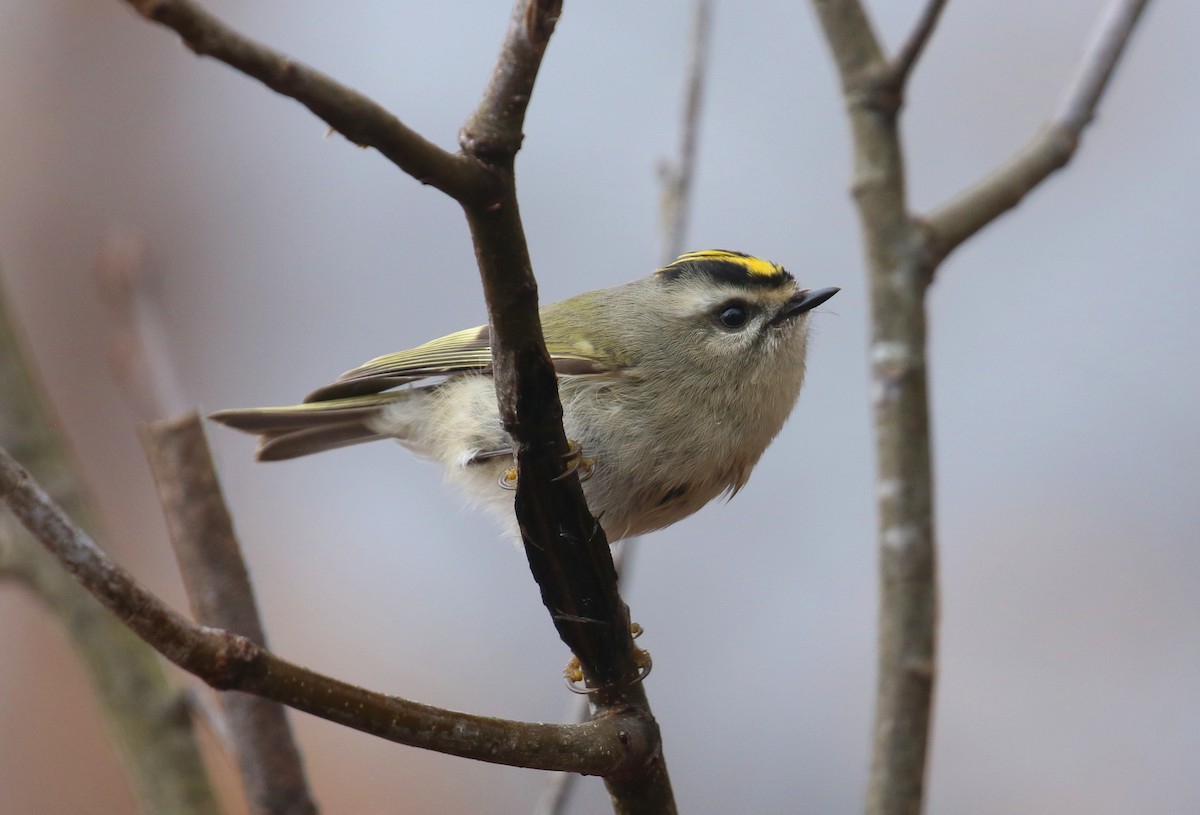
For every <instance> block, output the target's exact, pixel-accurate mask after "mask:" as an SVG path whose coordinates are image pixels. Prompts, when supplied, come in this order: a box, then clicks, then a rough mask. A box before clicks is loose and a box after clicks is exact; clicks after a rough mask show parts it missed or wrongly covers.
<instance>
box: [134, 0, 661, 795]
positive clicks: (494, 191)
mask: <svg viewBox="0 0 1200 815" xmlns="http://www.w3.org/2000/svg"><path fill="white" fill-rule="evenodd" d="M125 2H128V3H130V4H131V5H133V6H134V7H135V8H137V9H138V10H139V12H140V13H142V14H143V15H144V16H146V17H148V18H150V19H153V20H156V21H158V22H161V23H163V24H165V25H168V26H170V27H171V28H173V29H175V30H176V31H178V32H179V33H180V34H181V35H182V36H183V38H184V40H185V41H186V42H187V43H188V45H189V47H191V48H192V49H193V50H195V51H196V52H197V53H201V54H208V55H212V56H215V57H217V58H218V59H221V60H223V61H225V62H227V63H228V64H230V65H232V66H234V67H236V68H239V69H240V70H242V71H244V72H246V73H248V74H250V75H251V76H254V77H255V78H257V79H259V80H260V81H262V82H264V83H265V84H267V85H268V86H270V87H271V88H274V89H275V90H277V91H279V92H281V93H285V94H287V95H289V96H292V97H294V98H296V99H297V100H299V101H301V102H303V103H304V104H305V105H307V106H308V107H309V108H310V109H311V110H313V111H314V112H315V113H317V115H319V116H321V117H322V118H324V119H325V120H326V121H327V122H329V123H330V124H331V125H332V126H334V127H335V128H337V129H338V130H340V131H341V132H342V133H344V134H346V135H347V137H348V138H350V139H351V140H352V141H354V142H356V143H358V144H364V145H370V146H374V147H377V148H378V149H379V150H380V151H381V152H383V153H384V154H385V155H387V156H388V157H389V158H391V159H392V160H393V161H394V162H395V163H396V164H397V165H398V166H400V167H401V168H403V169H404V170H405V171H407V172H409V173H410V174H412V175H414V176H415V177H416V178H418V180H421V181H424V182H426V183H430V184H432V185H434V186H436V187H438V188H439V189H441V190H443V191H444V192H446V193H447V194H449V195H451V196H452V197H454V198H455V199H456V200H458V201H459V203H461V204H462V206H463V209H464V211H465V213H466V216H467V222H468V225H469V226H470V229H471V236H472V240H473V242H474V245H475V255H476V260H477V262H478V265H479V270H480V274H481V277H482V280H483V288H484V294H485V296H486V298H487V303H488V315H489V319H490V324H491V341H492V356H493V361H494V366H493V367H494V379H495V383H496V393H497V399H498V402H499V407H500V413H501V417H502V420H503V423H504V427H505V429H506V430H507V431H508V433H509V434H510V436H511V437H512V439H513V444H514V448H515V450H516V458H517V466H518V471H519V479H518V489H517V492H516V501H515V504H516V515H517V520H518V523H519V525H520V528H521V532H522V536H523V538H524V540H525V550H526V555H527V557H528V559H529V564H530V569H531V571H532V572H533V575H534V578H535V579H536V580H537V582H538V585H539V588H540V589H541V592H542V599H543V602H544V603H545V605H546V607H547V609H548V610H549V611H550V614H551V618H552V620H553V622H554V625H555V627H556V628H557V629H558V632H559V635H560V636H561V637H562V638H563V640H564V642H566V643H567V645H568V646H569V647H570V648H571V650H572V651H573V652H574V653H575V655H576V656H577V657H578V658H579V660H580V663H581V665H582V667H583V671H584V675H585V677H586V678H587V681H588V682H589V684H591V685H592V686H593V687H594V688H595V693H594V697H593V700H594V701H595V702H596V704H597V709H598V711H600V713H599V715H598V719H601V720H604V721H606V722H607V721H609V718H608V717H610V716H611V717H616V718H617V719H621V720H623V721H625V722H631V721H633V720H637V722H638V723H639V735H640V736H645V737H648V741H647V742H644V744H647V745H649V747H648V749H646V750H645V751H642V750H641V748H640V747H639V748H638V749H637V750H635V752H640V756H639V757H640V758H641V759H642V762H641V763H640V764H638V763H637V762H636V761H632V762H627V763H625V762H617V763H615V764H613V765H611V766H610V769H609V770H608V771H607V773H608V774H611V773H612V772H613V771H614V769H613V768H615V771H616V772H618V773H619V774H620V773H623V775H621V776H620V779H619V780H617V779H616V778H610V779H608V783H609V790H610V793H611V794H612V796H613V801H614V808H615V809H616V810H617V812H618V813H626V812H628V813H634V812H666V813H669V812H673V811H674V802H673V800H672V796H671V790H670V785H669V781H668V780H667V775H666V766H665V763H664V762H663V760H662V756H661V754H660V752H659V749H658V741H657V728H656V726H655V724H654V721H653V717H652V716H651V714H650V711H649V707H648V704H647V701H646V697H645V690H644V688H642V687H641V685H640V684H639V683H638V682H637V678H638V666H637V649H636V647H635V646H634V644H633V640H632V637H631V636H630V631H629V611H628V609H627V608H626V606H625V604H624V602H623V601H622V600H621V597H620V595H619V593H618V592H617V579H616V572H615V570H614V568H613V564H612V556H611V553H610V552H609V549H608V544H607V542H606V540H605V536H604V533H603V530H602V529H601V528H600V525H599V524H598V523H596V521H595V519H593V518H592V516H591V514H590V513H589V512H588V510H587V506H586V504H585V502H584V499H583V491H582V489H581V487H580V485H579V480H578V478H577V476H576V475H575V474H573V473H571V472H570V471H568V470H567V469H566V467H567V462H568V457H567V452H568V446H567V442H566V438H565V436H564V434H563V430H562V406H561V404H560V402H559V399H558V392H557V380H556V377H555V374H554V370H553V368H552V367H551V365H550V359H549V355H548V354H547V353H546V346H545V341H544V338H543V336H542V331H541V324H540V321H539V318H538V312H537V285H536V281H535V280H534V277H533V274H532V270H531V264H530V260H529V252H528V247H527V246H526V242H525V236H524V231H523V228H522V225H521V220H520V215H519V211H518V207H517V197H516V189H515V183H514V177H513V165H514V161H515V156H516V153H517V151H518V149H519V148H520V145H521V140H522V138H523V134H522V126H523V123H524V119H525V112H526V110H527V108H528V104H529V99H530V96H531V94H532V92H533V87H534V82H535V79H536V77H537V72H538V68H539V67H540V65H541V60H542V56H543V54H544V53H545V49H546V45H547V43H548V42H549V38H550V36H551V34H552V33H553V31H554V27H555V24H556V22H557V20H558V16H559V13H560V11H561V2H560V0H517V2H516V3H515V5H514V8H513V15H512V18H511V21H510V24H509V29H508V33H507V36H506V37H505V41H504V44H503V46H502V48H501V52H500V56H499V58H498V60H497V62H496V66H495V69H494V70H493V72H492V75H491V79H490V81H489V83H488V85H487V88H486V90H485V92H484V95H483V99H482V100H481V101H480V103H479V106H478V107H477V108H476V110H475V111H474V113H473V114H472V115H471V116H470V117H468V119H467V121H466V123H465V124H464V125H463V128H462V130H461V131H460V135H459V144H460V146H461V147H462V154H460V155H452V154H450V153H447V152H445V151H442V150H441V149H439V148H437V147H436V146H434V145H432V144H431V143H429V142H427V141H426V140H424V139H423V138H421V137H420V136H418V135H417V134H415V133H413V132H412V131H410V130H408V129H407V128H405V127H404V126H403V125H402V124H401V123H400V122H399V121H398V120H397V119H396V118H395V117H394V116H391V114H389V113H387V112H386V111H383V110H382V109H381V108H379V106H378V105H375V104H374V103H373V102H370V101H369V100H367V99H365V98H363V97H361V96H359V95H357V94H354V93H353V92H352V91H350V90H349V89H347V88H344V87H342V86H340V85H337V84H336V83H334V82H333V81H332V80H330V79H329V78H328V77H325V76H324V75H322V74H319V73H317V72H316V71H313V70H311V69H309V68H305V67H303V66H300V65H298V64H296V63H294V62H292V61H290V60H287V59H286V58H284V57H282V56H280V55H278V54H276V53H275V52H273V51H271V50H269V49H267V48H265V47H263V46H261V45H259V44H257V43H254V42H251V41H249V40H247V39H245V38H243V37H240V36H239V35H236V34H234V33H233V32H232V31H230V30H229V29H228V28H226V27H225V26H224V25H222V24H221V23H219V22H218V21H217V20H216V19H215V18H213V17H211V15H208V14H207V13H205V12H203V11H202V10H200V9H199V8H198V7H196V6H195V5H193V4H192V3H190V2H189V0H125ZM564 475H565V477H563V476H564ZM239 646H241V644H240V643H239ZM263 653H264V654H265V652H263ZM265 658H266V657H265V656H263V655H262V654H256V655H255V659H265ZM329 681H332V680H329ZM283 701H287V700H283ZM409 704H411V703H409ZM326 713H327V714H329V713H331V712H330V711H326ZM318 715H321V714H318ZM443 715H446V714H443ZM339 720H340V719H339ZM599 723H600V722H593V723H591V724H589V725H577V726H575V727H592V726H594V725H597V724H599ZM547 727H548V726H547ZM567 727H570V726H567ZM428 730H429V728H426V731H428ZM553 732H559V733H563V732H572V733H573V732H575V731H553ZM547 737H548V738H554V736H553V735H552V734H548V735H547ZM562 737H563V736H562V735H560V736H559V737H558V738H562ZM635 741H636V739H635ZM435 749H437V748H435ZM457 749H470V751H471V752H472V755H474V757H479V758H484V757H485V756H484V755H480V753H481V752H487V750H482V751H481V750H480V749H479V748H478V747H477V746H472V747H470V748H462V747H456V750H457ZM487 749H491V748H487ZM451 752H454V750H452V751H451ZM623 752H625V753H628V750H624V751H623ZM460 754H462V753H460ZM611 755H613V754H610V756H611ZM490 760H500V759H497V758H494V757H491V758H490ZM556 761H557V764H559V765H565V763H566V762H563V761H562V760H561V758H558V759H556ZM559 768H562V769H567V767H565V766H560V767H559ZM572 769H575V771H577V772H579V771H582V772H593V773H595V774H606V771H596V770H579V769H578V768H572Z"/></svg>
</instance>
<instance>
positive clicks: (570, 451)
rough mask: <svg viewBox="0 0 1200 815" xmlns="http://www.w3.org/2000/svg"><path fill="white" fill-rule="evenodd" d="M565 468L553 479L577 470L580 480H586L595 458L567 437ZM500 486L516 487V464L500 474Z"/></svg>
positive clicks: (558, 479)
mask: <svg viewBox="0 0 1200 815" xmlns="http://www.w3.org/2000/svg"><path fill="white" fill-rule="evenodd" d="M566 459H567V469H566V470H564V471H563V473H562V475H559V476H556V477H555V478H554V480H555V481H562V480H563V479H564V478H566V477H567V476H569V475H570V474H571V473H574V472H578V473H579V480H580V481H587V480H588V479H589V478H591V477H592V473H593V472H594V471H595V469H596V459H595V458H593V457H592V456H585V455H584V454H583V447H581V446H580V445H579V442H577V441H573V440H571V439H567V455H566ZM500 486H501V487H503V488H504V489H506V490H515V489H516V488H517V468H516V466H515V465H514V466H512V467H508V468H507V469H505V470H504V472H503V473H501V474H500Z"/></svg>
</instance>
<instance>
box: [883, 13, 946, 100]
mask: <svg viewBox="0 0 1200 815" xmlns="http://www.w3.org/2000/svg"><path fill="white" fill-rule="evenodd" d="M945 7H946V0H926V3H925V8H923V9H922V10H921V16H920V17H918V18H917V22H916V25H914V26H913V30H912V32H911V33H910V34H909V35H908V39H907V40H905V41H904V45H902V46H900V50H899V51H897V52H896V56H895V57H894V58H893V59H892V61H891V64H890V65H889V66H888V72H889V80H890V81H891V82H892V83H894V84H895V85H896V87H898V88H902V87H904V85H905V84H907V82H908V77H909V75H910V74H911V73H912V70H913V68H915V67H916V64H917V60H919V59H920V58H921V54H922V53H923V52H924V50H925V46H926V45H927V44H928V43H929V38H930V37H931V36H933V30H934V29H935V28H936V27H937V23H938V18H940V17H941V16H942V10H943V9H945Z"/></svg>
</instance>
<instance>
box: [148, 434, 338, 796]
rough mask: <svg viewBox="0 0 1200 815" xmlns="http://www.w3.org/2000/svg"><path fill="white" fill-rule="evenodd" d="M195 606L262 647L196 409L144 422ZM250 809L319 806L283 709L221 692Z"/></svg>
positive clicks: (211, 622) (208, 619)
mask: <svg viewBox="0 0 1200 815" xmlns="http://www.w3.org/2000/svg"><path fill="white" fill-rule="evenodd" d="M140 435H141V439H142V446H143V447H144V448H145V450H146V457H147V458H148V459H149V461H150V469H151V471H152V472H153V474H154V481H155V484H156V485H157V487H158V496H159V500H160V502H161V503H162V506H163V512H164V514H165V515H166V518H167V528H168V529H169V530H170V533H171V542H172V543H173V544H174V546H175V556H176V559H177V560H178V561H179V570H180V573H181V574H182V576H183V582H184V586H185V587H186V589H187V593H188V599H189V600H190V601H191V605H192V612H193V614H194V615H195V617H196V619H197V620H198V621H199V622H200V624H201V625H204V626H208V627H211V628H222V629H225V630H226V631H232V632H235V633H237V634H240V635H242V636H244V637H246V638H247V639H249V640H250V641H251V642H253V643H254V644H255V645H259V646H262V647H266V644H267V642H266V633H265V632H264V630H263V626H262V622H261V620H260V619H259V615H258V608H257V605H256V604H255V601H254V590H253V588H252V587H251V585H250V577H249V575H248V574H247V572H246V564H245V561H244V560H243V559H242V552H241V547H240V546H239V544H238V541H237V537H236V536H235V535H234V531H233V521H232V519H231V518H230V517H229V511H228V509H226V507H225V500H224V498H223V496H222V495H221V488H220V485H219V484H218V482H217V474H216V471H215V469H214V468H213V464H212V457H211V455H210V453H209V450H208V443H207V441H206V440H205V438H204V431H203V429H202V428H201V426H200V419H199V417H198V416H196V415H195V414H194V413H193V414H189V415H186V416H184V417H182V418H180V419H177V420H174V421H163V422H155V423H153V424H149V425H144V426H143V427H142V428H141V432H140ZM221 703H222V707H223V708H224V709H225V717H226V720H227V722H228V724H229V732H230V735H231V737H232V742H233V746H234V751H235V753H236V755H237V764H238V769H239V771H240V772H241V775H242V784H243V786H244V787H245V791H246V798H247V800H248V801H249V803H250V807H251V811H252V812H255V813H260V814H261V815H292V814H293V813H294V814H295V815H307V814H308V813H315V812H316V811H317V807H316V804H314V803H313V800H312V795H311V793H310V792H309V789H308V779H307V778H306V777H305V773H304V764H303V761H302V760H301V757H300V750H299V748H298V747H297V746H296V742H295V739H294V738H293V736H292V728H291V725H290V724H289V723H288V719H287V713H286V711H285V710H284V708H283V706H282V705H280V704H279V703H278V702H272V701H270V700H268V699H264V698H262V697H260V696H251V695H248V694H241V693H227V694H222V696H221Z"/></svg>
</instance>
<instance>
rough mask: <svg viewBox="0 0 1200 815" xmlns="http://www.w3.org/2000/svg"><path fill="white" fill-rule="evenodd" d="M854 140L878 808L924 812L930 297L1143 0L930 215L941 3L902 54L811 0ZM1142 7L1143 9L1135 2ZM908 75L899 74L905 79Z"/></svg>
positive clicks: (1054, 161)
mask: <svg viewBox="0 0 1200 815" xmlns="http://www.w3.org/2000/svg"><path fill="white" fill-rule="evenodd" d="M813 2H814V5H815V7H816V9H817V12H818V16H819V18H820V20H821V24H822V26H823V28H824V31H825V36H826V39H827V40H828V42H829V44H830V48H831V50H832V52H833V56H834V60H835V62H836V63H837V67H838V73H839V77H840V80H841V86H842V90H843V94H844V96H845V98H846V102H847V108H848V111H849V116H850V125H851V131H852V133H853V137H854V181H853V191H854V196H855V203H856V204H857V207H858V213H859V220H860V222H861V227H862V234H863V241H864V244H865V250H866V257H867V262H868V266H869V278H870V293H871V376H872V383H873V395H874V398H873V402H874V420H875V440H876V456H877V459H878V461H877V465H876V466H877V475H876V493H877V501H878V517H879V527H878V545H879V560H880V612H879V676H878V686H877V695H876V706H875V725H874V747H873V755H872V762H871V779H870V785H869V788H868V790H867V812H868V813H870V815H883V813H889V815H917V813H919V812H920V810H921V803H922V799H923V793H924V779H925V761H926V748H927V745H928V737H929V717H930V710H931V705H932V699H933V687H934V678H935V675H936V670H937V661H936V623H937V581H936V563H937V558H936V547H935V540H934V527H933V499H934V495H933V486H932V468H931V464H930V452H929V438H930V432H929V409H928V385H927V378H926V354H925V337H926V331H925V309H924V296H925V292H926V291H927V289H928V286H929V284H930V282H931V281H932V279H933V272H934V269H935V268H936V266H937V264H938V263H939V262H940V261H941V259H942V258H944V257H945V256H946V254H947V253H948V252H949V251H951V250H952V249H953V248H954V247H955V246H957V245H958V244H959V243H961V242H962V241H963V240H966V239H967V238H968V237H970V236H971V235H972V234H974V233H975V232H976V231H978V230H979V229H980V228H982V227H983V226H984V225H986V224H987V223H989V222H990V221H992V220H993V219H994V218H995V217H996V216H997V215H999V214H1000V213H1002V212H1004V211H1005V210H1006V209H1008V208H1009V207H1012V206H1014V205H1015V204H1016V203H1017V201H1019V200H1020V199H1021V197H1022V196H1024V194H1025V193H1026V192H1028V191H1029V190H1030V189H1032V188H1033V187H1034V186H1035V185H1036V184H1037V183H1038V182H1039V181H1041V180H1042V179H1043V178H1045V177H1046V176H1047V175H1048V174H1049V173H1050V172H1052V171H1053V170H1054V169H1055V168H1057V167H1060V166H1062V164H1063V163H1065V161H1066V160H1067V158H1069V157H1070V154H1071V153H1072V152H1073V151H1074V147H1075V142H1076V141H1077V138H1078V129H1076V130H1074V131H1072V130H1071V128H1073V127H1074V128H1081V127H1082V126H1083V124H1084V123H1085V122H1086V121H1087V119H1088V118H1090V116H1091V113H1092V110H1093V109H1094V106H1095V103H1096V101H1097V100H1098V99H1099V96H1100V92H1101V90H1102V89H1103V85H1104V82H1105V81H1106V80H1107V78H1108V77H1109V76H1110V75H1111V72H1112V67H1113V65H1114V64H1115V61H1116V58H1117V56H1118V55H1119V53H1120V50H1121V46H1122V45H1123V44H1124V43H1125V42H1126V41H1127V39H1128V36H1129V31H1130V30H1131V28H1132V25H1133V21H1134V20H1135V19H1136V17H1137V14H1138V13H1139V12H1140V11H1141V8H1142V7H1144V6H1145V0H1117V2H1118V6H1120V7H1121V8H1122V9H1123V10H1121V11H1116V12H1111V13H1110V14H1109V15H1108V16H1107V17H1106V20H1107V21H1108V22H1107V23H1106V25H1105V27H1104V28H1105V33H1103V34H1102V35H1101V36H1100V37H1099V38H1098V40H1097V42H1098V43H1099V44H1098V45H1097V46H1096V47H1095V48H1093V49H1092V50H1091V52H1090V54H1091V56H1090V57H1089V59H1088V61H1087V65H1086V67H1085V68H1084V70H1083V72H1082V75H1081V78H1080V79H1079V80H1077V81H1076V82H1075V83H1073V88H1074V89H1075V90H1073V91H1072V92H1071V94H1069V95H1068V101H1067V102H1066V103H1065V104H1064V105H1063V108H1062V112H1061V113H1060V115H1059V117H1058V118H1057V119H1056V121H1055V122H1054V123H1052V125H1051V127H1050V128H1048V129H1047V131H1046V132H1044V133H1043V134H1042V136H1041V137H1039V139H1038V140H1036V141H1035V143H1034V144H1033V145H1032V146H1031V147H1029V148H1027V149H1026V151H1024V152H1023V153H1022V154H1021V155H1020V156H1018V157H1017V158H1016V159H1014V160H1013V161H1012V162H1010V164H1009V165H1008V166H1007V167H1005V168H1003V169H1001V171H1000V172H998V173H997V174H995V175H993V176H992V177H991V178H990V179H988V180H986V181H984V182H982V183H981V184H979V185H977V186H976V187H975V188H973V189H972V190H970V191H968V192H967V193H966V194H965V195H964V196H962V197H961V198H960V199H958V200H957V201H954V202H952V203H950V204H949V205H947V206H946V207H944V208H943V209H942V210H940V211H939V212H936V213H934V214H933V215H932V216H930V217H929V218H928V219H927V220H926V221H925V222H924V223H922V222H920V221H919V220H918V219H916V218H914V217H913V216H912V215H911V214H910V213H909V211H908V207H907V201H906V196H905V179H904V157H903V154H902V151H901V148H900V139H899V127H898V115H899V110H900V104H899V102H900V100H902V99H903V96H904V87H903V84H904V83H903V80H904V79H906V78H907V77H908V76H909V72H910V70H911V67H912V64H913V62H915V59H916V57H917V56H919V54H920V51H921V48H922V47H923V45H924V43H925V41H927V40H928V38H929V36H930V34H931V33H932V30H933V27H934V25H935V23H936V20H937V15H938V13H939V12H940V5H939V4H938V3H936V2H931V3H930V4H929V5H928V6H927V7H926V9H925V12H924V15H923V17H922V19H921V21H920V22H919V23H918V25H917V28H916V31H915V32H914V34H913V36H912V38H910V40H909V44H908V45H906V46H905V47H904V48H903V49H902V51H901V54H900V56H899V57H898V58H897V60H896V61H895V62H894V63H890V64H889V63H888V62H887V60H886V59H885V58H884V56H883V53H882V50H881V48H880V46H879V42H878V40H877V39H876V37H875V34H874V33H873V31H872V30H871V26H870V21H869V20H868V19H867V15H866V13H865V11H864V10H863V8H862V6H861V4H860V3H859V2H858V0H813ZM1134 7H1136V8H1134ZM897 83H899V84H897Z"/></svg>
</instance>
